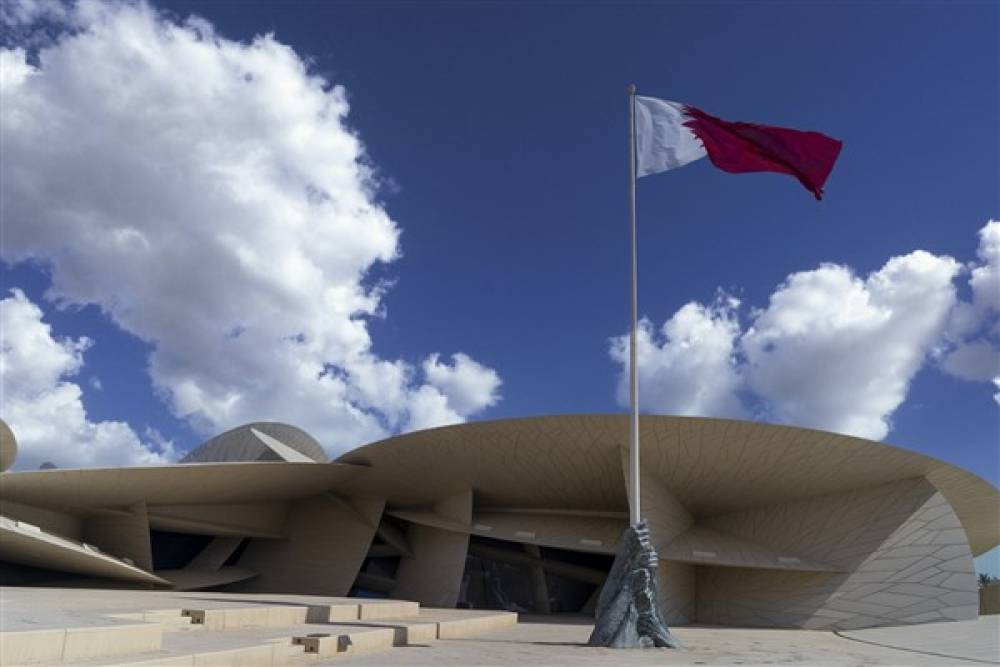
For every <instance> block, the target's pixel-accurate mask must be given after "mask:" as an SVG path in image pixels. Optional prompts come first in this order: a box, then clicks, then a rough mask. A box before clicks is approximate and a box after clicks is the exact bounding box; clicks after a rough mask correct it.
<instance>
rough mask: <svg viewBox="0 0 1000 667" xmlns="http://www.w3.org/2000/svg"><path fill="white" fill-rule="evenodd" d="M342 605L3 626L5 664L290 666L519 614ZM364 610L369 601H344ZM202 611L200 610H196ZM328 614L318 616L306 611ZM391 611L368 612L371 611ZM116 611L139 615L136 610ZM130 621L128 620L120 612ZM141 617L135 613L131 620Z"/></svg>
mask: <svg viewBox="0 0 1000 667" xmlns="http://www.w3.org/2000/svg"><path fill="white" fill-rule="evenodd" d="M343 606H344V605H336V607H338V608H334V606H333V605H324V606H320V607H306V606H293V605H285V606H260V607H257V608H249V609H248V608H245V607H241V608H227V609H201V610H191V609H189V610H184V612H186V613H188V615H187V616H180V615H179V614H180V612H181V610H177V609H158V610H149V611H145V612H140V613H139V614H138V615H139V616H141V617H142V618H143V619H145V621H146V622H143V623H123V624H119V625H114V626H95V627H83V628H69V629H59V630H38V631H24V632H7V633H3V637H2V640H0V647H2V655H0V664H3V665H4V667H7V666H8V665H30V664H60V663H61V664H73V665H79V666H81V667H83V666H85V665H108V664H114V665H136V666H138V665H145V666H146V667H152V666H154V665H161V666H164V667H166V666H176V665H190V666H197V665H201V666H204V665H213V666H214V665H285V664H299V663H308V662H309V661H315V660H319V659H326V658H332V657H348V656H351V655H355V654H361V653H370V652H374V651H385V650H389V649H391V648H393V647H401V646H414V645H426V644H427V643H428V642H432V641H435V640H438V639H457V638H461V637H471V636H475V635H477V634H481V633H484V632H490V631H493V630H497V629H500V628H504V627H509V626H512V625H514V624H516V623H517V614H513V613H509V612H496V611H476V610H464V609H421V610H419V613H418V614H417V615H403V616H397V617H391V616H390V615H389V612H390V611H391V610H393V609H395V610H396V611H401V612H403V613H405V614H409V612H411V611H413V610H414V608H415V607H414V606H413V604H412V603H411V604H407V605H401V606H390V605H383V608H382V609H374V610H370V613H369V614H367V615H368V616H369V618H365V619H361V618H356V617H355V618H349V619H346V620H329V619H330V617H336V616H338V615H342V614H345V612H344V610H343V609H340V608H339V607H343ZM346 606H348V607H352V608H353V609H354V613H355V614H357V615H358V616H360V615H361V614H362V613H363V610H364V608H365V607H369V606H371V607H378V606H379V605H378V604H373V605H368V604H367V603H359V604H358V605H346ZM192 612H199V613H192ZM310 615H312V616H314V617H319V618H323V617H325V618H327V619H328V620H318V621H317V620H313V619H310V618H309V616H310ZM372 615H374V616H376V617H378V616H388V617H384V618H371V617H370V616H372ZM117 616H127V617H130V618H132V617H134V616H136V614H119V615H117ZM179 618H183V619H188V620H196V619H198V620H199V622H198V624H197V625H193V626H191V627H200V628H202V631H200V632H183V631H177V630H175V631H171V632H165V629H166V628H170V627H174V628H178V627H183V626H182V625H180V624H179V623H177V619H179ZM123 620H125V619H123ZM134 620H138V619H134Z"/></svg>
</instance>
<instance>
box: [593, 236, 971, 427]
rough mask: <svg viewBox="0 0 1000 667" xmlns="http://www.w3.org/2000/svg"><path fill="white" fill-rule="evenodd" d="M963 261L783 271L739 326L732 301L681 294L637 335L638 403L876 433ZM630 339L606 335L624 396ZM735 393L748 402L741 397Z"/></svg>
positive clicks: (940, 328)
mask: <svg viewBox="0 0 1000 667" xmlns="http://www.w3.org/2000/svg"><path fill="white" fill-rule="evenodd" d="M960 268H961V267H960V265H959V264H958V263H957V262H956V261H954V260H953V259H951V258H949V257H938V256H935V255H932V254H930V253H927V252H923V251H916V252H913V253H911V254H909V255H905V256H901V257H893V258H891V259H890V260H889V261H888V262H886V264H885V265H884V266H883V267H882V268H881V269H879V270H878V271H875V272H873V273H871V274H870V275H869V276H867V277H866V278H864V279H862V278H860V277H858V276H856V275H855V274H854V273H853V272H852V271H851V270H850V269H849V268H847V267H845V266H839V265H835V264H824V265H822V266H820V267H819V268H817V269H815V270H812V271H802V272H798V273H794V274H792V275H790V276H789V277H788V278H787V279H786V280H785V282H784V283H782V284H781V285H779V286H778V287H777V289H776V290H775V291H774V293H773V294H772V295H771V297H770V300H769V303H768V305H767V307H766V308H764V309H762V310H756V311H753V312H752V313H751V322H750V325H749V326H748V327H747V328H746V329H745V330H744V329H741V327H740V325H739V322H738V319H737V315H736V312H735V310H736V304H735V303H732V302H730V303H728V304H727V303H725V302H722V305H720V303H716V304H715V305H714V306H703V305H700V304H697V303H690V304H687V305H686V306H684V307H683V308H681V309H680V310H679V311H677V313H675V314H674V315H673V316H672V317H671V318H670V319H669V320H667V322H666V323H665V324H664V327H663V337H662V339H661V340H655V339H654V338H653V335H652V325H651V324H650V323H649V322H648V321H644V322H643V325H642V327H641V329H640V335H639V366H640V372H639V379H640V396H641V397H642V406H643V407H644V408H646V409H651V410H654V411H656V412H665V413H673V414H693V415H706V416H734V415H737V416H738V415H739V414H741V413H742V412H743V411H744V410H746V411H748V412H751V413H753V414H755V415H756V416H758V417H761V418H763V419H766V420H769V421H777V422H784V423H790V424H794V425H797V426H805V427H812V428H819V429H825V430H831V431H836V432H841V433H847V434H851V435H857V436H862V437H867V438H874V439H880V438H883V437H885V435H886V434H887V433H888V431H889V428H890V425H891V417H892V414H893V412H894V411H895V410H896V409H897V408H898V407H899V405H900V404H901V403H902V402H903V400H904V399H905V398H906V394H907V391H908V389H909V385H910V382H911V381H912V379H913V377H914V376H915V375H916V373H917V372H918V370H919V369H920V368H921V366H922V365H923V363H924V361H925V359H926V358H927V357H928V355H929V354H930V353H931V352H932V350H933V349H934V347H935V345H936V344H938V343H939V341H940V340H941V338H942V335H943V332H944V330H945V329H946V327H947V326H948V324H949V322H950V321H951V320H950V316H951V313H952V310H953V307H954V306H955V304H956V292H955V288H954V286H953V284H952V281H953V279H954V277H955V276H956V275H957V274H958V272H959V271H960ZM627 345H628V340H627V338H624V337H622V338H616V339H614V340H613V341H612V345H611V350H610V353H611V356H612V358H613V359H614V360H615V361H616V362H618V363H619V364H620V365H621V367H622V373H621V375H620V385H619V391H618V396H619V401H620V402H621V403H622V404H623V405H625V404H627V393H626V389H627V387H626V385H625V383H626V382H627V368H628V365H627V363H628V356H627V355H628V347H627ZM741 397H743V398H745V400H746V405H747V406H748V407H746V408H744V407H741Z"/></svg>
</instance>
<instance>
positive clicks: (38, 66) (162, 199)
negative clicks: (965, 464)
mask: <svg viewBox="0 0 1000 667" xmlns="http://www.w3.org/2000/svg"><path fill="white" fill-rule="evenodd" d="M36 5H37V3H19V4H18V5H16V6H20V7H22V8H27V9H24V10H23V11H20V13H19V14H18V16H19V17H20V18H17V19H16V20H18V21H21V23H24V22H25V21H30V20H31V19H32V18H36V17H37V16H38V14H39V12H38V11H34V10H30V8H31V7H33V6H36ZM45 5H46V6H49V7H56V8H58V9H59V10H60V11H61V12H62V14H59V13H58V12H56V11H55V10H51V11H50V10H46V12H47V13H46V14H45V17H46V22H45V25H44V26H42V27H40V28H39V30H40V31H44V32H46V34H51V33H52V30H53V23H55V25H57V26H61V27H62V28H63V31H62V32H61V33H59V34H58V35H57V36H56V37H54V38H50V39H49V40H48V42H47V43H46V44H45V45H44V46H42V47H40V48H37V49H35V51H36V52H35V53H31V49H30V48H22V45H21V44H13V45H9V48H5V49H3V50H2V51H0V57H2V58H3V72H4V75H3V79H2V84H0V85H2V87H0V95H2V96H3V99H4V102H5V108H4V114H3V116H2V120H0V133H2V139H3V142H4V166H5V169H4V173H3V180H2V183H0V186H2V193H3V197H4V205H5V225H6V226H5V244H4V247H3V259H4V260H6V261H8V262H12V263H15V262H21V261H26V260H36V261H40V262H42V263H44V264H45V265H47V266H48V267H49V269H50V272H51V277H52V285H51V288H50V290H49V291H48V293H47V298H48V299H49V300H50V301H51V302H53V303H54V304H56V305H57V306H60V307H62V306H68V305H78V304H96V305H97V306H99V307H100V308H101V309H102V311H103V312H104V313H105V314H106V315H107V316H108V317H109V318H110V319H111V320H112V321H113V322H114V323H116V324H117V325H118V326H120V327H121V328H122V329H124V330H125V331H128V332H130V333H132V334H134V335H136V336H137V337H139V338H141V339H142V340H144V341H147V342H148V343H150V344H151V346H152V348H153V352H152V354H151V357H150V359H149V373H150V375H151V377H152V380H153V383H154V386H155V387H156V389H157V391H158V392H160V394H161V395H162V396H163V398H164V400H165V401H166V402H167V404H168V405H169V406H170V408H171V410H172V411H173V412H174V414H176V415H177V416H179V417H181V418H183V419H186V420H188V421H189V422H190V423H192V424H193V425H194V426H195V427H196V428H198V429H199V430H201V431H202V432H203V433H205V434H209V433H212V432H214V431H218V430H221V429H223V428H227V427H230V426H233V425H236V424H239V423H242V422H247V421H251V420H256V419H279V420H284V421H288V422H291V423H294V424H297V425H299V426H301V427H303V428H305V429H306V430H308V431H310V432H312V433H313V434H314V435H316V436H317V437H318V438H319V439H320V441H321V442H323V443H324V445H325V446H326V447H327V449H328V450H329V451H330V452H331V453H337V452H341V451H344V450H345V449H348V448H350V447H351V446H354V445H356V444H359V443H361V442H364V441H368V440H371V439H374V438H378V437H382V436H384V435H387V434H388V433H390V432H392V431H395V430H399V429H407V428H412V427H415V426H417V425H420V426H426V425H431V424H439V423H448V422H454V421H461V420H463V419H465V418H467V417H469V416H471V415H473V414H476V413H477V412H479V411H480V410H482V409H484V408H486V407H488V406H490V405H492V404H494V403H495V402H496V398H495V396H496V395H495V392H494V391H492V390H489V391H486V390H484V387H485V386H487V385H489V383H490V381H492V380H491V378H492V379H493V380H496V382H495V384H499V379H498V378H496V373H495V372H494V371H492V370H490V369H487V368H485V367H484V366H482V365H480V364H478V363H477V362H474V361H472V360H471V359H469V358H468V357H465V356H464V355H461V356H459V355H456V356H455V357H453V363H452V364H450V365H447V364H439V362H438V361H437V357H431V358H430V359H429V361H430V360H431V359H432V360H433V361H432V362H431V363H430V365H429V366H428V364H426V363H425V364H423V365H418V366H414V365H412V364H409V363H407V362H405V361H403V360H391V359H384V358H382V357H380V356H379V355H378V353H377V351H376V350H374V349H373V345H372V340H371V337H370V334H369V330H368V321H369V319H370V318H372V317H376V316H381V315H382V313H383V309H384V308H383V305H382V296H383V291H384V289H385V286H384V285H383V284H380V283H378V282H377V281H373V278H372V270H373V268H375V267H378V266H379V265H386V264H387V263H390V262H392V261H393V260H394V259H395V258H396V257H397V256H398V255H399V227H398V225H397V223H396V222H395V221H394V220H392V219H391V218H390V216H389V215H388V213H387V212H386V210H385V208H384V207H383V206H382V205H381V204H380V203H379V201H378V199H377V193H378V190H379V184H378V182H377V180H376V179H375V177H374V175H373V168H372V167H371V166H370V162H369V161H368V159H367V157H366V155H365V152H364V147H363V145H362V143H361V141H360V139H359V137H358V135H357V133H356V132H355V131H353V130H352V129H351V128H350V126H349V125H348V123H347V116H348V111H349V104H348V98H347V93H346V91H345V90H344V89H343V88H342V87H341V86H337V85H331V84H330V83H329V82H327V81H326V80H324V79H323V78H321V77H320V76H318V75H317V74H316V73H314V72H312V71H311V70H310V68H309V66H308V65H307V64H306V62H305V61H304V60H303V59H302V58H301V57H300V56H299V55H298V54H296V53H295V51H293V50H292V49H291V48H289V47H288V46H285V45H283V44H281V43H280V42H278V41H277V40H276V39H275V38H274V37H273V36H271V35H265V36H261V37H257V38H255V39H254V40H253V41H252V42H250V43H243V42H236V41H232V40H228V39H225V38H224V37H222V36H220V35H218V34H216V33H215V32H214V30H213V28H212V26H211V25H209V24H208V23H207V22H205V21H203V20H200V19H189V20H188V21H187V22H185V23H183V24H179V23H177V22H175V21H173V20H170V19H168V18H166V17H164V16H163V15H161V14H159V13H158V12H157V11H156V10H154V9H153V8H151V7H150V6H148V5H146V4H142V3H125V2H87V1H84V2H80V3H78V4H73V5H64V4H56V5H52V3H45ZM11 15H13V14H11ZM24 17H27V18H24ZM18 34H19V35H24V34H25V31H24V29H23V26H22V29H21V31H20V32H19V33H18ZM25 39H27V42H26V43H31V40H30V39H28V38H25ZM471 364H474V365H475V366H474V367H473V366H472V365H471ZM449 369H451V371H454V372H455V373H457V374H458V375H460V376H463V377H464V374H465V373H466V371H468V370H469V369H472V370H473V371H476V372H470V373H469V375H470V377H474V378H478V379H474V380H469V381H455V380H448V379H447V378H448V377H449V376H448V372H449ZM487 371H488V372H487ZM477 373H478V374H477ZM435 378H437V379H435ZM442 378H444V379H442ZM483 378H486V379H483ZM493 388H494V389H495V386H494V387H493ZM432 405H433V406H436V407H434V408H433V409H432V408H431V407H429V406H432Z"/></svg>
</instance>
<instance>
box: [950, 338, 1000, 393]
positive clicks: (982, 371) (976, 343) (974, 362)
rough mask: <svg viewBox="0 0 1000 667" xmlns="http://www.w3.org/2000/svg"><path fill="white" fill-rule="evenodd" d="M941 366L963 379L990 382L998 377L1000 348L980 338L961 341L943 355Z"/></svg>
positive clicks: (999, 375)
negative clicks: (949, 352)
mask: <svg viewBox="0 0 1000 667" xmlns="http://www.w3.org/2000/svg"><path fill="white" fill-rule="evenodd" d="M941 367H942V368H943V369H944V370H945V371H947V372H948V373H951V374H952V375H954V376H955V377H960V378H962V379H963V380H971V381H973V382H990V381H992V380H993V378H998V377H1000V350H998V349H997V348H996V346H994V345H992V344H991V343H990V342H989V341H987V340H982V339H979V340H973V341H969V342H968V343H962V344H961V345H959V346H957V347H956V348H955V350H954V351H953V352H952V353H951V354H949V355H948V356H947V357H945V359H944V361H943V362H942V363H941Z"/></svg>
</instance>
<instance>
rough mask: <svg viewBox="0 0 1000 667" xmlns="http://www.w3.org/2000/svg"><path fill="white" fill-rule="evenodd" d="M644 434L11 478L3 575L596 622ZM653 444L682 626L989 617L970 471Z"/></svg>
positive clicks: (225, 442)
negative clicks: (637, 442) (393, 601)
mask: <svg viewBox="0 0 1000 667" xmlns="http://www.w3.org/2000/svg"><path fill="white" fill-rule="evenodd" d="M627 434H628V423H627V417H626V416H623V415H568V416H554V417H539V418H530V419H513V420H502V421H493V422H480V423H472V424H463V425H457V426H449V427H443V428H437V429H430V430H426V431H419V432H415V433H410V434H406V435H402V436H397V437H393V438H389V439H387V440H383V441H381V442H376V443H372V444H370V445H366V446H363V447H360V448H358V449H355V450H353V451H351V452H348V453H347V454H345V455H343V456H341V457H339V458H338V459H336V460H334V461H330V460H329V459H328V458H327V456H326V454H325V453H324V451H323V448H322V447H321V446H320V444H319V443H317V442H316V441H315V440H314V439H313V438H311V437H310V436H309V435H308V434H306V433H304V432H303V431H301V430H299V429H297V428H294V427H292V426H288V425H284V424H277V423H256V424H249V425H246V426H242V427H239V428H237V429H233V430H232V431H229V432H227V433H224V434H222V435H220V436H217V437H216V438H213V439H212V440H210V441H208V442H206V443H205V444H203V445H202V446H201V447H199V448H198V449H196V450H194V451H193V452H192V453H191V454H190V455H188V457H187V458H186V459H185V460H184V461H183V462H182V463H180V464H178V465H173V466H162V467H155V468H118V469H90V470H87V469H82V470H62V469H50V470H38V471H31V472H5V473H3V476H2V477H0V514H2V519H0V521H2V524H0V537H2V539H0V577H2V581H3V583H5V584H7V585H19V584H20V585H25V584H31V585H91V586H92V585H95V584H96V585H108V586H143V587H169V588H176V589H186V590H191V589H217V590H227V591H234V592H274V593H309V594H322V595H347V594H353V595H367V596H382V595H384V596H391V597H394V598H403V599H410V600H416V601H419V602H420V603H421V604H424V605H427V606H445V607H454V606H465V607H483V608H505V609H511V610H517V611H530V612H536V613H556V612H558V613H565V612H583V613H588V612H591V611H592V609H593V605H594V604H595V601H596V597H597V593H598V592H599V590H600V587H601V585H602V584H603V581H604V578H605V577H606V575H607V572H608V570H609V569H610V565H611V561H612V558H613V554H614V551H615V547H616V544H617V541H618V539H619V538H620V536H621V534H622V532H623V531H624V529H625V527H626V523H627V521H628V502H629V500H628V497H627V493H626V487H627V485H626V480H625V473H624V470H625V467H624V466H625V457H626V452H625V443H626V441H627ZM5 438H7V436H6V435H3V432H2V431H0V441H2V442H6V440H5ZM8 439H9V440H10V445H9V446H8V445H6V444H4V445H3V447H2V448H0V449H2V450H3V451H0V454H2V456H0V459H2V460H3V461H4V462H5V464H6V465H9V461H10V460H13V454H10V455H9V456H8V453H9V452H10V451H12V450H11V449H10V448H11V447H13V446H14V445H13V437H12V436H10V437H9V438H8ZM2 442H0V444H2ZM641 442H642V479H641V504H642V512H643V515H644V516H645V517H646V519H647V520H648V522H649V525H650V529H651V535H652V538H653V542H654V546H655V547H656V549H657V551H658V552H659V554H660V560H661V564H660V569H659V577H660V581H659V584H660V590H661V596H662V597H663V600H661V604H663V606H664V609H663V611H664V613H665V616H666V618H667V620H668V622H669V623H672V624H684V623H706V624H721V625H752V626H770V627H798V628H812V629H853V628H861V627H872V626H880V625H899V624H909V623H921V622H930V621H940V620H964V619H970V618H975V617H976V615H977V613H978V604H979V601H978V592H977V582H976V577H975V571H974V566H973V560H972V559H973V557H974V556H975V555H978V554H980V553H983V552H985V551H987V550H988V549H990V548H992V547H994V546H996V545H997V543H998V542H1000V494H998V491H997V489H996V488H995V487H993V486H992V485H991V484H989V483H988V482H986V481H984V480H982V479H980V478H978V477H976V476H975V475H973V474H971V473H968V472H966V471H963V470H961V469H959V468H956V467H955V466H951V465H949V464H946V463H944V462H942V461H939V460H935V459H932V458H929V457H926V456H922V455H920V454H916V453H914V452H910V451H907V450H904V449H900V448H897V447H893V446H889V445H885V444H882V443H877V442H871V441H866V440H862V439H858V438H851V437H847V436H842V435H836V434H832V433H825V432H820V431H812V430H808V429H799V428H793V427H786V426H775V425H768V424H758V423H750V422H742V421H732V420H720V419H704V418H692V417H666V416H644V417H642V420H641Z"/></svg>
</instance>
